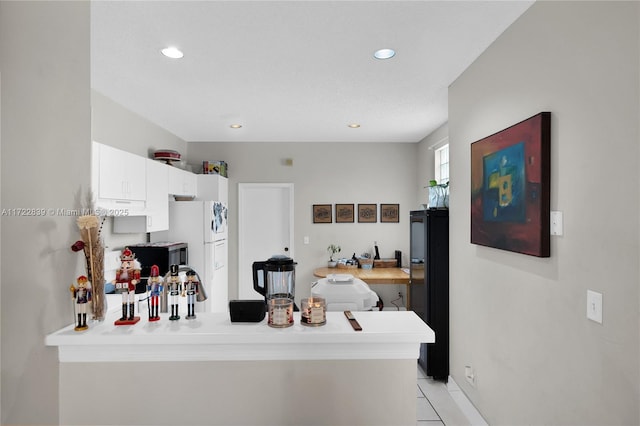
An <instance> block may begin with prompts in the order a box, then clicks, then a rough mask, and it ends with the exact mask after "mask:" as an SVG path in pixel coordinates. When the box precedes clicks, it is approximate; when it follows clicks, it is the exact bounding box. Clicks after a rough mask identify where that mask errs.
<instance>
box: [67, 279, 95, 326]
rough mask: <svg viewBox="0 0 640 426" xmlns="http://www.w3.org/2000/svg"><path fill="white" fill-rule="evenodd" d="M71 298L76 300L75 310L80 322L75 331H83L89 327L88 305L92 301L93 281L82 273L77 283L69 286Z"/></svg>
mask: <svg viewBox="0 0 640 426" xmlns="http://www.w3.org/2000/svg"><path fill="white" fill-rule="evenodd" d="M69 291H70V292H71V298H72V299H74V301H75V312H76V316H77V318H78V323H77V325H76V327H75V328H74V330H75V331H82V330H86V329H87V328H89V326H88V325H87V305H88V304H89V302H91V283H90V282H89V281H87V277H85V276H84V275H80V276H79V277H78V279H77V280H76V284H71V287H69Z"/></svg>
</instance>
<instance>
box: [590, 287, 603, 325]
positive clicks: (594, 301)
mask: <svg viewBox="0 0 640 426" xmlns="http://www.w3.org/2000/svg"><path fill="white" fill-rule="evenodd" d="M587 318H589V319H590V320H591V321H595V322H597V323H600V324H602V293H598V292H596V291H592V290H587Z"/></svg>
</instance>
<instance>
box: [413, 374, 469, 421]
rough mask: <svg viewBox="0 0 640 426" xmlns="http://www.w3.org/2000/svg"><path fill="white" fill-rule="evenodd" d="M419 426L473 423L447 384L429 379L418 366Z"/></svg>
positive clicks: (417, 408) (417, 416)
mask: <svg viewBox="0 0 640 426" xmlns="http://www.w3.org/2000/svg"><path fill="white" fill-rule="evenodd" d="M417 368H418V386H417V396H418V401H417V405H416V410H417V413H416V419H417V426H470V425H472V424H478V423H477V422H475V421H474V422H472V421H470V419H469V418H468V417H467V415H465V413H464V412H463V411H462V410H461V408H460V407H459V406H458V404H457V403H456V402H455V401H454V399H453V398H452V396H451V394H450V392H449V391H448V390H447V384H446V383H444V382H439V381H436V380H433V379H431V378H428V377H427V375H426V374H425V373H424V371H423V370H422V368H421V367H420V366H419V365H418V366H417Z"/></svg>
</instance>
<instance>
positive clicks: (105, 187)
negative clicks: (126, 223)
mask: <svg viewBox="0 0 640 426" xmlns="http://www.w3.org/2000/svg"><path fill="white" fill-rule="evenodd" d="M146 170H147V169H146V159H145V158H144V157H140V156H137V155H134V154H131V153H129V152H126V151H122V150H120V149H117V148H113V147H111V146H108V145H103V144H100V143H97V142H93V145H92V188H93V191H94V194H95V196H96V198H97V200H96V207H97V208H102V209H118V210H122V211H128V212H129V213H130V214H131V213H136V212H140V211H142V210H144V208H145V202H146V198H147V187H146V182H147V180H146ZM116 214H117V213H116Z"/></svg>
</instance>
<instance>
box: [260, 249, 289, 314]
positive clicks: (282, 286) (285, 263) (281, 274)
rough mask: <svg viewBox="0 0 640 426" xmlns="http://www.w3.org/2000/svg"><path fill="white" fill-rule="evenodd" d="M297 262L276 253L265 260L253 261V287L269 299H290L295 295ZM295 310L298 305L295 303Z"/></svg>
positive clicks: (266, 299) (266, 300)
mask: <svg viewBox="0 0 640 426" xmlns="http://www.w3.org/2000/svg"><path fill="white" fill-rule="evenodd" d="M295 268H296V262H294V261H293V259H291V258H290V257H287V256H282V255H275V256H273V257H271V258H270V259H269V260H266V261H264V262H253V289H254V290H255V291H257V292H258V293H260V294H261V295H263V296H264V299H265V302H268V301H269V299H290V300H291V301H292V302H293V300H294V297H295V286H296V284H295V282H296V269H295ZM293 308H294V311H298V307H297V306H296V305H295V302H294V304H293Z"/></svg>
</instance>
